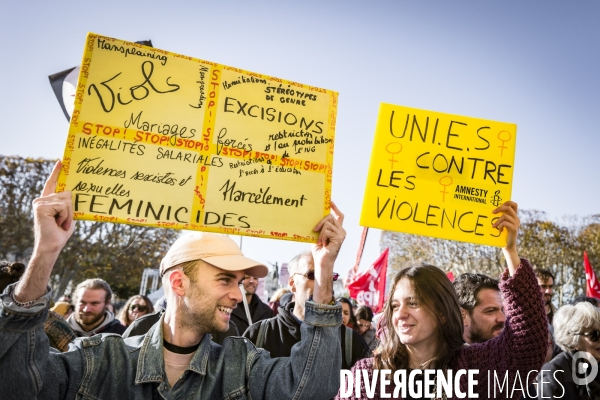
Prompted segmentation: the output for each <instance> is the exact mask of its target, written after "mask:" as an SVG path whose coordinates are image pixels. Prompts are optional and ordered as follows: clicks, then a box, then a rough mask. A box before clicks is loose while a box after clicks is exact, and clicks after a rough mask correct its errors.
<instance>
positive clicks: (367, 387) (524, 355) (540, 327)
mask: <svg viewBox="0 0 600 400" xmlns="http://www.w3.org/2000/svg"><path fill="white" fill-rule="evenodd" d="M494 213H496V214H498V213H503V215H502V216H501V217H500V218H498V219H497V221H496V222H495V223H494V225H493V226H494V227H495V228H497V229H499V230H500V231H502V230H503V229H506V230H507V231H508V237H507V241H506V246H505V247H504V248H503V252H504V256H505V258H506V263H507V266H508V268H507V270H506V271H505V272H504V274H503V275H502V277H501V283H500V288H501V291H502V293H503V296H504V308H505V312H506V316H507V322H506V325H505V328H504V330H503V332H502V334H501V335H500V336H498V337H496V338H494V339H491V340H489V341H487V342H485V343H479V344H475V345H471V346H468V345H465V343H464V340H463V339H462V335H463V321H462V316H461V312H460V307H459V303H458V298H457V295H456V292H455V291H454V288H453V286H452V284H451V282H450V280H449V279H448V277H447V276H446V274H445V273H444V272H443V271H442V270H441V269H439V268H437V267H434V266H431V265H419V266H415V267H410V268H406V269H404V270H402V271H400V272H398V274H396V276H395V277H394V279H393V282H392V285H391V288H390V292H389V293H390V294H389V296H388V300H387V301H386V305H385V310H384V317H383V318H384V320H383V321H382V322H381V323H382V325H383V326H384V329H383V330H382V331H383V333H382V338H381V339H382V347H381V351H380V352H378V354H377V355H375V357H374V358H368V359H364V360H360V361H359V362H357V363H356V365H355V366H354V367H353V368H352V371H351V372H350V373H342V380H341V386H340V392H339V393H338V398H352V399H358V398H382V397H383V398H389V397H390V395H391V397H393V398H404V399H406V398H428V399H437V398H464V397H466V398H472V397H475V396H476V395H478V397H479V398H505V399H513V398H514V399H518V398H519V397H520V396H521V395H522V394H523V392H522V391H520V389H519V388H520V387H521V388H523V389H525V390H526V388H527V379H528V374H529V373H531V376H530V378H531V379H533V378H534V377H535V376H536V371H537V370H539V369H540V367H541V366H542V364H543V363H544V357H545V354H546V347H547V336H548V327H547V322H546V314H545V310H544V307H543V303H542V298H541V293H540V291H539V287H538V284H537V280H536V278H535V275H534V273H533V270H532V268H531V266H530V265H529V262H528V261H527V260H525V259H519V256H518V254H517V246H516V240H517V232H518V229H519V224H520V221H519V218H518V216H517V204H516V203H513V202H510V201H509V202H506V203H504V204H503V205H502V206H500V207H499V208H497V209H496V210H494ZM364 371H367V372H368V373H367V374H364ZM530 371H533V372H530ZM365 375H367V376H365ZM367 377H368V378H367ZM505 377H507V379H508V380H507V382H508V385H507V384H506V383H504V385H503V387H502V383H503V381H504V380H505ZM365 378H367V379H365ZM497 382H500V385H497V384H496V383H497ZM515 388H516V389H515ZM382 390H383V391H385V393H382Z"/></svg>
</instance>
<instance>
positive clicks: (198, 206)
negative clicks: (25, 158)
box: [58, 33, 337, 242]
mask: <svg viewBox="0 0 600 400" xmlns="http://www.w3.org/2000/svg"><path fill="white" fill-rule="evenodd" d="M336 111H337V93H336V92H333V91H330V90H326V89H320V88H317V87H312V86H308V85H304V84H300V83H296V82H292V81H288V80H283V79H279V78H273V77H270V76H266V75H262V74H257V73H253V72H248V71H244V70H241V69H237V68H232V67H228V66H225V65H221V64H216V63H213V62H209V61H204V60H199V59H196V58H192V57H187V56H182V55H179V54H175V53H171V52H168V51H164V50H159V49H155V48H150V47H145V46H142V45H139V44H137V43H131V42H126V41H122V40H117V39H112V38H108V37H104V36H100V35H96V34H92V33H90V34H88V36H87V40H86V46H85V51H84V55H83V61H82V65H81V73H80V75H79V81H78V86H77V91H76V95H75V109H74V112H73V115H72V118H71V125H70V128H69V136H68V140H67V145H66V149H65V154H64V159H63V164H64V167H63V173H62V174H61V176H60V179H59V187H58V190H59V191H63V190H71V191H72V192H73V206H74V211H75V218H77V219H86V220H93V221H107V222H117V223H128V224H138V225H148V226H159V227H169V228H175V229H191V230H202V231H213V232H220V233H233V234H238V235H250V236H259V237H271V238H280V239H287V240H297V241H306V242H313V241H315V240H316V237H317V236H316V235H315V233H314V232H312V228H313V227H314V226H315V224H316V223H317V222H318V221H319V220H320V219H321V218H322V217H323V215H325V214H326V213H328V210H329V201H330V197H331V173H332V163H333V142H334V132H335V121H336Z"/></svg>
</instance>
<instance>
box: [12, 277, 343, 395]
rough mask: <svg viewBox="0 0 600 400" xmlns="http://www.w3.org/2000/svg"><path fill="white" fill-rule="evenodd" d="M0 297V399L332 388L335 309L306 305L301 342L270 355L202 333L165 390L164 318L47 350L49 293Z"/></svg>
mask: <svg viewBox="0 0 600 400" xmlns="http://www.w3.org/2000/svg"><path fill="white" fill-rule="evenodd" d="M13 289H14V285H11V286H9V287H8V288H7V289H6V290H5V292H4V293H3V294H2V296H1V297H0V300H1V301H2V310H1V314H0V399H36V398H37V399H43V400H46V399H106V400H112V399H148V400H150V399H254V400H258V399H277V400H278V399H330V398H332V397H334V396H335V394H336V393H337V391H338V389H339V379H340V373H339V371H340V369H341V363H342V360H341V352H340V343H339V340H340V339H339V337H340V335H339V333H338V331H339V326H340V324H341V321H342V316H341V306H340V305H339V304H336V305H334V306H330V305H322V304H316V303H314V302H307V303H306V315H305V322H306V323H304V324H302V341H301V342H300V343H298V344H296V345H295V346H294V348H293V349H292V355H291V356H290V357H286V358H274V359H272V358H270V356H269V353H268V352H266V351H264V350H262V349H257V348H256V347H254V345H253V344H252V343H251V342H250V341H249V340H247V339H245V338H241V337H230V338H227V339H226V340H225V341H224V343H223V346H219V345H218V344H216V343H214V342H212V341H211V340H210V335H204V337H203V338H202V341H201V342H200V347H199V348H198V350H197V351H196V353H195V354H194V356H193V357H192V360H191V362H190V365H189V367H188V369H187V370H186V371H185V372H184V374H183V375H182V377H181V378H180V379H179V380H178V381H177V383H175V385H174V386H173V387H172V388H171V387H170V386H169V384H168V381H167V377H166V374H165V369H164V359H163V344H162V343H163V332H162V324H163V318H164V317H163V318H161V320H160V321H159V322H158V323H156V324H155V325H154V326H153V327H152V328H151V329H150V331H149V332H148V333H147V334H146V335H144V336H135V337H131V338H128V339H125V340H124V339H122V338H121V336H119V335H116V334H101V335H97V336H93V337H90V338H79V339H76V340H75V341H74V342H73V343H71V344H70V346H69V350H68V351H67V352H65V353H60V352H58V351H54V349H49V346H48V339H47V337H46V335H45V334H44V330H43V324H44V321H45V319H46V315H47V313H48V303H49V300H50V293H47V294H46V295H45V296H44V297H42V298H41V299H40V300H39V301H38V302H36V304H34V305H33V306H32V307H31V308H29V309H25V308H21V307H18V306H17V305H16V304H14V302H12V300H11V298H10V296H9V294H10V292H12V290H13Z"/></svg>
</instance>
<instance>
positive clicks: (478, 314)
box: [453, 273, 506, 344]
mask: <svg viewBox="0 0 600 400" xmlns="http://www.w3.org/2000/svg"><path fill="white" fill-rule="evenodd" d="M453 285H454V289H455V290H456V293H457V294H458V300H459V303H460V312H461V314H462V317H463V323H464V328H465V329H464V333H463V339H464V340H465V342H467V343H468V344H473V343H483V342H486V341H488V340H490V339H492V338H495V337H496V336H498V335H500V333H502V329H503V328H504V321H506V317H505V316H504V306H503V305H502V294H501V293H500V288H499V287H498V280H496V279H493V278H490V277H489V276H486V275H483V274H473V273H466V274H462V275H460V276H458V277H457V278H456V279H455V280H454V282H453Z"/></svg>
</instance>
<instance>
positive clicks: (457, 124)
mask: <svg viewBox="0 0 600 400" xmlns="http://www.w3.org/2000/svg"><path fill="white" fill-rule="evenodd" d="M516 139H517V126H516V125H515V124H509V123H503V122H496V121H489V120H483V119H477V118H470V117H463V116H458V115H450V114H443V113H439V112H434V111H426V110H419V109H414V108H408V107H402V106H396V105H391V104H381V106H380V108H379V117H378V120H377V130H376V132H375V140H374V142H373V151H372V154H371V164H370V167H369V175H368V178H367V188H366V190H365V197H364V201H363V208H362V214H361V220H360V223H361V225H363V226H369V227H373V228H380V229H387V230H392V231H398V232H405V233H412V234H417V235H425V236H433V237H436V238H441V239H451V240H459V241H463V242H471V243H477V244H484V245H491V246H504V245H505V244H506V232H503V233H502V234H499V232H498V230H497V229H495V228H492V224H493V223H494V222H495V221H496V219H497V218H498V217H499V215H496V214H492V212H491V211H492V210H494V209H495V208H496V207H497V206H499V205H501V204H502V203H503V202H505V201H507V200H510V199H511V192H512V178H513V170H514V168H513V167H514V158H515V144H516Z"/></svg>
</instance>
